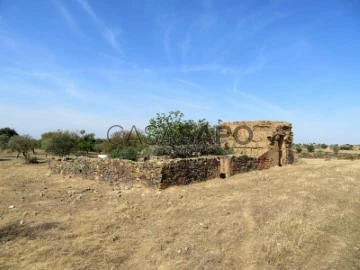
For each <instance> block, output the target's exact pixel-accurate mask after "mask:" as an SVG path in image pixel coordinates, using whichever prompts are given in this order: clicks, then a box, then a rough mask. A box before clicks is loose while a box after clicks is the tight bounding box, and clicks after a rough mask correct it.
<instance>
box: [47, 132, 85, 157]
mask: <svg viewBox="0 0 360 270" xmlns="http://www.w3.org/2000/svg"><path fill="white" fill-rule="evenodd" d="M48 134H49V133H48ZM42 137H43V136H42ZM78 142H79V136H78V135H77V134H76V133H74V132H70V131H61V130H58V131H56V132H52V134H51V136H48V137H47V138H46V139H44V140H42V147H43V149H44V150H45V151H46V152H48V153H53V154H55V155H58V156H61V157H63V156H66V155H69V154H70V153H71V152H73V151H74V150H75V149H76V146H77V144H78Z"/></svg>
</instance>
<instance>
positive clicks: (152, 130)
mask: <svg viewBox="0 0 360 270" xmlns="http://www.w3.org/2000/svg"><path fill="white" fill-rule="evenodd" d="M183 116H184V115H183V113H181V112H180V111H175V112H174V111H172V112H170V113H169V114H165V113H161V114H160V113H158V114H157V115H156V117H155V118H152V119H150V121H149V122H150V126H149V127H148V128H147V130H146V134H147V135H148V136H147V137H146V141H147V142H150V143H153V144H157V145H163V146H166V147H168V148H169V147H170V148H171V149H172V150H171V156H172V157H191V156H196V155H206V154H211V153H213V152H216V150H217V148H218V145H217V143H216V142H215V135H216V129H215V127H214V126H211V125H210V124H209V123H208V122H207V121H206V120H205V119H202V120H199V121H197V122H195V121H193V120H183V119H182V118H183ZM166 149H167V148H166ZM166 154H168V153H166Z"/></svg>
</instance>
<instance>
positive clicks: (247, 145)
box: [220, 121, 294, 177]
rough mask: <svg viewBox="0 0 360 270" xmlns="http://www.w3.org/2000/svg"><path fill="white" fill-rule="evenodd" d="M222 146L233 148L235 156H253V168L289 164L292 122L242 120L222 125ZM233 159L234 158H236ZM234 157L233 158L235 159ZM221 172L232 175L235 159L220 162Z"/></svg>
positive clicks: (291, 157) (291, 160)
mask: <svg viewBox="0 0 360 270" xmlns="http://www.w3.org/2000/svg"><path fill="white" fill-rule="evenodd" d="M220 142H221V145H222V147H224V148H232V149H234V152H235V155H236V156H238V157H241V156H246V157H249V158H253V159H254V163H253V166H254V167H255V166H256V168H253V169H258V170H262V169H268V168H270V167H273V166H282V165H286V164H292V163H293V161H294V157H293V152H292V150H291V146H292V143H293V133H292V125H291V124H290V123H288V122H281V121H241V122H225V123H222V124H221V139H220ZM235 159H236V158H235ZM235 159H234V158H233V160H235ZM222 163H223V164H222V169H221V170H222V172H221V173H222V174H223V175H225V177H226V176H228V175H233V174H234V173H231V172H230V171H231V169H230V168H234V167H238V166H237V165H235V164H233V163H234V161H232V160H229V159H227V161H223V162H222Z"/></svg>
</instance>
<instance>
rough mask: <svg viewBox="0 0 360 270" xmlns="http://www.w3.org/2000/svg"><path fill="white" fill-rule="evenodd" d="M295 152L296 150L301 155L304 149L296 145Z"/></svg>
mask: <svg viewBox="0 0 360 270" xmlns="http://www.w3.org/2000/svg"><path fill="white" fill-rule="evenodd" d="M295 150H296V153H298V154H300V153H301V152H302V150H303V149H302V147H301V146H300V145H296V148H295Z"/></svg>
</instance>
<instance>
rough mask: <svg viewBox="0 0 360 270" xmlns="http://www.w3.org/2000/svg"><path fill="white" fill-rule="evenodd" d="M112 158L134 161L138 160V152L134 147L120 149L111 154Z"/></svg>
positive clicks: (112, 151)
mask: <svg viewBox="0 0 360 270" xmlns="http://www.w3.org/2000/svg"><path fill="white" fill-rule="evenodd" d="M109 157H110V158H120V159H129V160H132V161H137V160H138V151H137V150H136V149H135V148H133V147H129V146H128V147H118V148H115V149H113V150H111V152H110V153H109Z"/></svg>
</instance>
